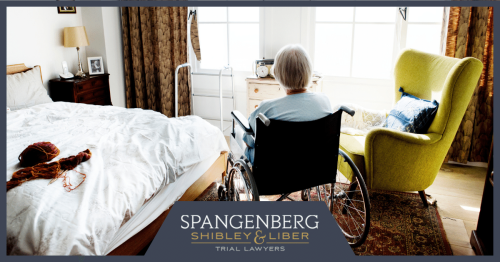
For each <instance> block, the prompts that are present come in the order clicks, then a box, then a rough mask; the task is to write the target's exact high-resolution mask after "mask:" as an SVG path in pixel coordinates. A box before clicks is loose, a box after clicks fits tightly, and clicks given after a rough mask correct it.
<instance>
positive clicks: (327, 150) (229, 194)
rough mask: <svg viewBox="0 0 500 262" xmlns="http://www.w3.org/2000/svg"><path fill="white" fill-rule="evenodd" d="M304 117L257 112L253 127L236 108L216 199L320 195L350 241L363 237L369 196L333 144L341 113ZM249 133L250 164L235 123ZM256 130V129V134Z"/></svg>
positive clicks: (354, 242) (309, 197) (318, 198)
mask: <svg viewBox="0 0 500 262" xmlns="http://www.w3.org/2000/svg"><path fill="white" fill-rule="evenodd" d="M343 112H346V113H348V114H350V115H354V111H353V110H351V109H349V108H347V107H344V106H342V107H340V108H339V110H338V111H336V112H335V113H333V114H331V115H329V116H326V117H324V118H322V119H318V120H315V121H308V122H286V121H279V120H270V119H268V118H267V117H266V116H265V115H263V114H259V115H258V117H257V118H258V119H257V120H256V129H257V130H258V133H257V130H252V128H251V127H250V125H249V123H248V120H247V119H246V118H245V117H244V116H243V115H242V114H241V113H240V112H238V111H233V112H231V115H232V118H233V121H232V122H233V123H232V132H231V137H230V145H231V152H230V153H229V156H228V161H227V169H226V170H228V172H227V174H226V175H225V176H224V178H223V182H222V184H221V185H220V186H219V188H218V194H219V200H221V201H259V200H260V198H261V196H269V195H281V196H280V197H279V198H278V199H277V200H276V201H282V200H284V199H289V200H295V199H293V198H292V197H290V195H291V194H292V193H293V192H298V191H300V192H301V193H300V196H301V198H302V200H303V201H315V200H316V201H324V202H325V203H326V205H327V206H328V208H329V210H330V212H331V213H332V215H333V216H334V217H335V220H336V221H337V224H338V225H339V227H340V229H341V231H342V232H343V234H344V235H345V237H346V239H347V241H348V242H349V245H350V246H351V247H358V246H360V245H362V244H363V243H364V241H365V240H366V237H367V235H368V231H369V229H370V199H369V196H368V191H367V188H366V185H365V182H364V179H363V177H362V176H361V174H360V172H359V170H358V168H357V167H356V165H355V164H354V162H353V161H352V160H351V159H350V158H349V156H348V155H347V154H346V153H344V152H343V151H342V150H340V149H339V139H340V124H341V116H342V113H343ZM236 125H238V126H240V127H241V128H242V129H243V131H244V132H246V133H247V134H250V135H252V137H253V138H254V139H255V140H254V141H255V148H254V149H255V154H254V163H253V165H252V164H251V163H250V161H248V159H247V158H246V157H245V156H244V152H243V150H242V149H241V147H240V146H239V144H238V143H237V141H236V139H235V136H236V133H235V127H236ZM257 134H258V135H257Z"/></svg>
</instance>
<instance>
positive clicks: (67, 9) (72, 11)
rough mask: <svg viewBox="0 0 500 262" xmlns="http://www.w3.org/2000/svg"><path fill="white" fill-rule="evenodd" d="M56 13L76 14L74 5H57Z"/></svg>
mask: <svg viewBox="0 0 500 262" xmlns="http://www.w3.org/2000/svg"><path fill="white" fill-rule="evenodd" d="M57 13H58V14H76V6H58V7H57Z"/></svg>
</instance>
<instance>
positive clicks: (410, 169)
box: [340, 49, 483, 206]
mask: <svg viewBox="0 0 500 262" xmlns="http://www.w3.org/2000/svg"><path fill="white" fill-rule="evenodd" d="M482 69H483V64H482V63H481V61H479V60H477V59H475V58H470V57H467V58H464V59H457V58H450V57H444V56H439V55H432V54H427V53H423V52H420V51H416V50H412V49H407V50H405V51H403V52H402V53H401V54H400V56H399V58H398V61H397V63H396V66H395V69H394V77H395V86H394V87H395V89H394V90H395V93H394V94H395V102H398V101H399V99H400V97H401V93H400V92H399V91H398V90H399V87H403V89H404V90H405V92H407V93H410V94H412V95H414V96H416V97H419V98H422V99H427V100H433V99H436V100H437V101H439V108H438V111H437V113H436V117H435V118H434V121H433V122H432V124H431V126H430V127H429V130H428V133H427V134H413V133H404V132H400V131H396V130H392V129H387V128H375V129H373V130H370V132H368V133H367V135H366V136H352V135H347V134H341V136H340V148H341V149H342V150H343V151H344V152H346V153H347V154H348V155H349V156H350V157H351V159H352V160H353V161H354V163H355V164H356V166H357V167H358V168H359V170H360V172H361V174H362V175H363V177H364V178H365V179H366V185H367V186H368V188H371V189H383V190H390V191H419V193H420V196H421V197H422V200H423V201H424V205H425V206H427V200H426V198H425V192H424V190H425V189H426V188H428V187H429V186H430V185H432V183H433V182H434V179H435V178H436V175H437V173H438V171H439V168H440V167H441V165H442V163H443V160H444V158H445V157H446V153H447V152H448V149H449V148H450V146H451V143H452V142H453V139H454V137H455V134H456V132H457V130H458V127H459V125H460V123H461V121H462V118H463V116H464V114H465V111H466V109H467V106H468V104H469V101H470V99H471V97H472V93H473V92H474V89H475V87H476V85H477V83H478V80H479V77H480V75H481V71H482Z"/></svg>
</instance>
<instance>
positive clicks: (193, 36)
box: [190, 13, 201, 61]
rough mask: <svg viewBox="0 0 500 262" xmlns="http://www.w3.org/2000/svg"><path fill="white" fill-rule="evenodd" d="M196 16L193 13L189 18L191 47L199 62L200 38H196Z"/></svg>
mask: <svg viewBox="0 0 500 262" xmlns="http://www.w3.org/2000/svg"><path fill="white" fill-rule="evenodd" d="M196 16H197V15H196V13H193V14H192V16H191V30H190V33H191V34H190V36H191V46H192V47H193V51H194V54H195V55H196V59H197V60H198V61H201V51H200V38H199V37H198V18H197V17H196Z"/></svg>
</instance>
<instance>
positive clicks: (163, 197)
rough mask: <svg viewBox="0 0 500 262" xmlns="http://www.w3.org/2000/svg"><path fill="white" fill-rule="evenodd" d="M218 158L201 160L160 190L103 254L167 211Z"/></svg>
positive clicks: (121, 229)
mask: <svg viewBox="0 0 500 262" xmlns="http://www.w3.org/2000/svg"><path fill="white" fill-rule="evenodd" d="M219 156H220V154H214V155H213V156H212V157H210V158H208V159H206V160H203V161H202V162H200V163H198V164H196V165H195V166H193V167H192V168H191V169H190V170H189V171H187V172H186V173H185V174H184V175H183V176H181V177H180V178H179V179H178V180H177V181H175V182H174V183H173V184H171V185H169V186H166V187H164V188H162V190H161V191H160V192H159V193H158V194H157V195H156V196H155V197H154V198H153V199H151V200H149V201H148V202H147V203H146V204H144V205H143V206H142V207H141V209H140V210H139V211H138V212H137V214H135V215H134V216H133V217H132V219H130V220H129V221H127V223H126V224H125V225H123V226H122V227H121V228H120V230H118V232H117V233H116V235H115V236H114V238H113V240H112V241H111V243H110V244H109V245H108V248H107V250H106V252H105V253H106V254H108V253H110V252H111V251H113V250H114V249H115V248H117V247H119V246H120V245H121V244H123V243H124V242H125V241H127V240H128V239H129V238H131V237H133V236H134V235H135V234H137V233H138V232H140V231H141V230H142V229H144V228H145V227H146V226H147V225H149V224H150V223H151V222H153V221H154V220H155V219H156V218H158V217H159V216H160V215H161V214H162V213H163V212H165V211H166V210H167V209H169V208H170V207H171V206H172V204H173V203H174V202H175V201H176V200H179V199H180V198H181V197H182V195H183V194H184V192H186V190H187V189H188V188H189V187H190V186H191V185H192V184H193V183H194V182H196V180H198V179H199V178H200V177H201V176H202V175H203V174H205V172H207V171H208V169H209V168H210V167H211V166H212V164H213V163H214V162H215V160H217V158H218V157H219Z"/></svg>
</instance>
